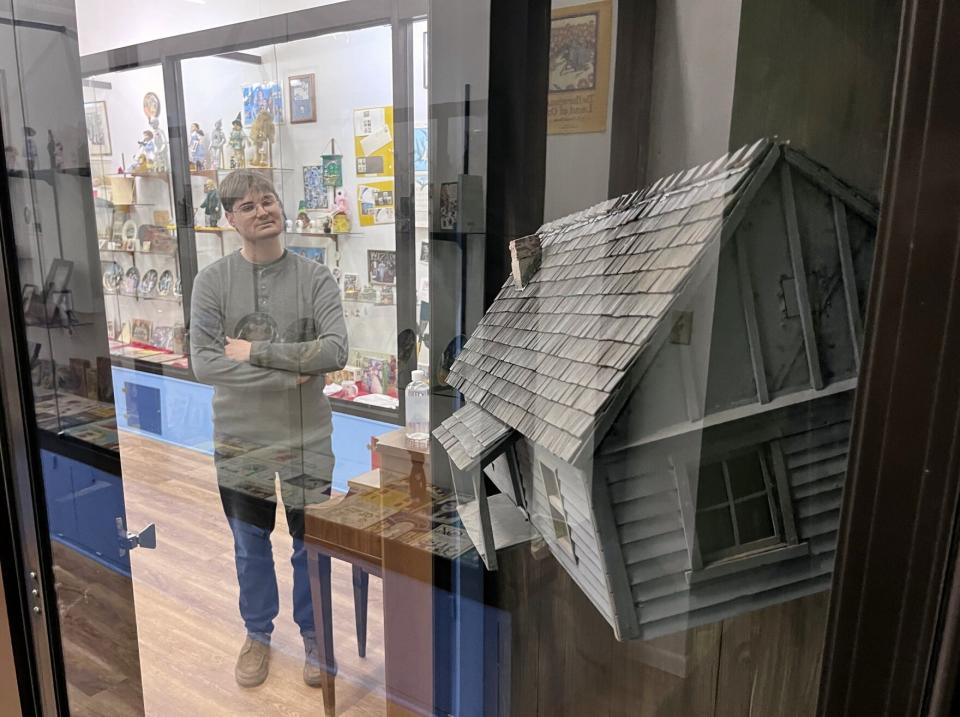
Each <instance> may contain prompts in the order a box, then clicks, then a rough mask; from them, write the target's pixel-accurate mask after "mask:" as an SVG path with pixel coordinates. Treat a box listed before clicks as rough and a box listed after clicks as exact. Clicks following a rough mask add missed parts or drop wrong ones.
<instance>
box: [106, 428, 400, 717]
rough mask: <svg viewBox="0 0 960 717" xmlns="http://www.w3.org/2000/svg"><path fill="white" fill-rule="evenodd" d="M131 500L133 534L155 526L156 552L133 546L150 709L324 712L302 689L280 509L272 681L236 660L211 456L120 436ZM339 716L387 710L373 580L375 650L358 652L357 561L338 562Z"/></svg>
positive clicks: (231, 574) (237, 630)
mask: <svg viewBox="0 0 960 717" xmlns="http://www.w3.org/2000/svg"><path fill="white" fill-rule="evenodd" d="M120 452H121V457H122V461H123V483H124V495H125V497H126V501H127V520H128V525H129V526H130V527H131V528H132V529H139V528H140V527H142V526H144V525H147V524H148V523H151V522H154V523H156V524H157V548H156V550H144V549H137V550H134V551H132V552H131V559H132V572H133V578H134V595H135V600H136V610H137V626H138V630H139V642H140V662H141V670H142V674H143V692H144V703H145V706H146V714H147V715H156V716H157V717H160V716H162V717H169V716H170V715H204V717H215V716H217V715H225V716H226V715H231V716H233V715H258V716H259V715H283V716H284V717H296V716H297V715H318V714H322V713H323V709H322V704H323V703H322V695H321V692H320V690H319V689H311V688H309V687H307V686H306V685H304V683H303V678H302V676H301V670H302V668H303V644H302V642H301V640H300V635H299V632H298V630H297V627H296V625H295V624H294V622H293V619H292V617H291V589H292V569H291V567H290V562H289V560H290V550H291V540H290V536H289V534H288V533H287V526H286V521H285V519H284V514H283V511H282V510H279V511H278V515H277V526H276V529H275V530H274V534H273V547H274V561H275V563H276V567H277V580H278V583H279V586H280V616H279V618H278V619H277V621H276V626H275V629H274V633H273V641H272V645H273V650H272V659H271V665H270V676H269V678H268V679H267V681H266V682H265V683H264V684H263V685H261V686H260V687H258V688H254V689H243V688H241V687H239V686H237V684H236V682H235V681H234V677H233V667H234V662H235V660H236V656H237V653H238V652H239V649H240V646H241V644H242V643H243V640H244V636H245V632H244V628H243V622H242V621H241V619H240V614H239V610H238V607H237V599H238V590H237V578H236V570H235V567H234V562H233V543H232V538H231V535H230V530H229V528H228V526H227V522H226V519H225V518H224V515H223V509H222V507H221V505H220V498H219V495H218V493H217V486H216V478H215V474H214V467H213V459H212V458H211V457H208V456H204V455H201V454H199V453H196V452H193V451H188V450H184V449H180V448H176V447H173V446H169V445H167V444H164V443H159V442H156V441H151V440H149V439H145V438H141V437H139V436H135V435H132V434H127V433H121V441H120ZM333 611H334V615H333V619H334V630H335V634H334V645H335V649H336V656H337V662H338V666H339V674H338V676H337V714H338V715H357V716H363V717H366V716H368V715H382V714H384V712H385V701H384V694H383V621H382V615H383V603H382V596H381V590H380V581H379V580H377V579H375V578H374V579H371V580H370V599H369V625H368V632H367V656H366V658H364V659H361V658H359V657H358V656H357V641H356V633H355V630H354V616H353V590H352V582H351V570H350V566H349V565H347V564H346V563H342V562H339V561H337V560H334V561H333Z"/></svg>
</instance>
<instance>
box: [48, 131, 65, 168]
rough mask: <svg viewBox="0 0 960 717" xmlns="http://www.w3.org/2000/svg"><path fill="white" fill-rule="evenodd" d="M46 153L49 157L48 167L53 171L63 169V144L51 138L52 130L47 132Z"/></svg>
mask: <svg viewBox="0 0 960 717" xmlns="http://www.w3.org/2000/svg"><path fill="white" fill-rule="evenodd" d="M47 153H48V154H49V155H50V166H51V167H53V168H54V169H63V143H62V142H60V141H59V140H57V139H56V138H55V137H54V136H53V131H52V130H49V129H48V130H47Z"/></svg>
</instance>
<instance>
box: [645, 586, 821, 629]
mask: <svg viewBox="0 0 960 717" xmlns="http://www.w3.org/2000/svg"><path fill="white" fill-rule="evenodd" d="M830 580H831V577H830V575H829V574H825V575H818V576H816V577H813V578H810V579H807V580H801V581H799V582H795V583H791V584H788V585H785V586H783V587H781V588H778V589H775V590H765V591H762V592H756V593H752V594H751V595H747V596H745V597H743V598H741V599H739V600H733V601H731V602H729V603H722V604H718V605H714V606H713V607H711V608H707V609H705V610H697V611H695V612H692V613H682V614H679V615H674V616H672V617H668V618H666V619H664V620H658V621H656V622H650V623H645V624H644V626H643V634H644V638H646V639H649V638H654V637H660V636H662V635H670V634H672V633H675V632H680V631H683V630H689V629H691V628H694V627H700V626H701V625H709V624H711V623H715V622H718V621H720V620H723V619H724V618H728V617H731V616H732V615H741V614H743V613H747V612H752V611H754V610H760V609H762V608H765V607H770V606H771V605H779V604H781V603H785V602H788V601H790V600H797V599H799V598H802V597H807V596H809V595H815V594H816V593H819V592H823V591H824V590H829V589H830Z"/></svg>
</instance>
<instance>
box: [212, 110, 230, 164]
mask: <svg viewBox="0 0 960 717" xmlns="http://www.w3.org/2000/svg"><path fill="white" fill-rule="evenodd" d="M226 143H227V136H226V135H225V134H224V133H223V120H217V121H216V122H214V123H213V132H211V133H210V169H220V168H221V167H223V145H225V144H226Z"/></svg>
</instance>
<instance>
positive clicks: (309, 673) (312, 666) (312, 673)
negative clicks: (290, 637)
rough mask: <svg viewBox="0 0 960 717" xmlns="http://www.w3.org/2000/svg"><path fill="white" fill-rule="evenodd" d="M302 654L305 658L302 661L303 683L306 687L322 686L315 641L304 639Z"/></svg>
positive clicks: (321, 673) (321, 669) (321, 670)
mask: <svg viewBox="0 0 960 717" xmlns="http://www.w3.org/2000/svg"><path fill="white" fill-rule="evenodd" d="M303 647H304V652H305V653H306V656H305V657H304V660H303V681H304V682H305V683H306V684H307V687H320V686H322V685H323V672H324V671H323V668H322V667H320V652H319V650H318V649H317V641H316V640H312V639H306V640H304V641H303Z"/></svg>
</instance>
